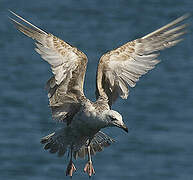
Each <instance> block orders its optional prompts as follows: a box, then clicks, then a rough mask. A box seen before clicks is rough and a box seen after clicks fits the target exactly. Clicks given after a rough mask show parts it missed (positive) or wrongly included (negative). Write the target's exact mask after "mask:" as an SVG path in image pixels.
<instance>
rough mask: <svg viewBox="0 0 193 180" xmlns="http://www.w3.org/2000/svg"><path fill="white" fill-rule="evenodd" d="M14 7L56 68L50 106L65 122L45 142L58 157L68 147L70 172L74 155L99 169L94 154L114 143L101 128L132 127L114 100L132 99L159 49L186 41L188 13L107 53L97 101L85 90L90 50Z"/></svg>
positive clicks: (49, 84) (98, 78)
mask: <svg viewBox="0 0 193 180" xmlns="http://www.w3.org/2000/svg"><path fill="white" fill-rule="evenodd" d="M10 12H11V13H12V15H13V16H14V17H15V18H14V19H13V18H10V19H11V20H12V22H13V24H14V25H15V27H16V28H17V29H18V30H19V31H21V32H22V33H24V34H25V35H26V36H28V37H30V38H32V39H33V40H34V41H35V45H36V48H35V50H36V52H38V53H39V54H40V56H41V57H42V58H43V59H44V60H45V61H47V62H48V63H49V64H50V66H51V70H52V73H53V76H52V77H51V78H50V79H49V80H48V81H47V84H46V89H47V91H48V98H49V106H50V108H51V112H52V118H53V119H54V120H56V121H58V122H61V123H62V124H63V127H62V128H61V129H58V130H56V131H55V132H53V133H51V134H49V135H47V136H45V137H43V138H42V139H41V143H42V144H45V146H44V149H46V150H48V149H49V151H50V153H56V152H57V153H58V156H63V155H64V154H65V153H66V152H67V151H68V152H69V155H70V160H69V164H68V165H67V169H66V175H69V176H71V177H72V175H73V173H74V171H76V167H75V165H74V163H73V158H74V159H77V158H78V157H80V158H84V157H85V156H88V162H87V163H86V165H85V168H84V171H85V172H86V173H88V175H89V177H91V175H92V174H95V170H94V167H93V164H92V160H91V156H92V155H95V153H96V152H100V151H102V150H103V148H104V147H107V146H109V145H111V144H112V143H113V142H114V140H113V139H112V138H111V137H109V136H108V135H106V134H105V133H104V132H102V131H101V129H103V128H106V127H118V128H121V129H123V130H124V131H126V132H128V128H127V127H126V125H125V124H124V122H123V119H122V116H121V114H120V113H118V112H117V111H115V110H112V104H113V103H114V102H115V101H116V100H117V98H119V97H121V98H122V99H127V97H128V95H129V90H130V88H133V87H135V85H136V82H137V81H138V80H139V78H140V77H141V76H142V75H144V74H146V73H147V72H148V71H149V70H151V69H153V68H154V67H155V66H156V65H157V64H158V63H159V62H160V61H159V60H158V59H157V57H158V56H159V51H161V50H163V49H165V48H169V47H172V46H174V45H176V44H177V43H178V42H180V41H181V40H182V38H181V36H182V35H184V34H185V33H186V26H187V24H182V25H180V24H179V23H181V22H182V21H183V20H185V19H186V18H187V17H188V15H187V14H185V15H183V16H181V17H179V18H177V19H176V20H174V21H172V22H171V23H169V24H167V25H165V26H163V27H161V28H160V29H158V30H156V31H154V32H152V33H150V34H148V35H146V36H144V37H142V38H138V39H135V40H133V41H130V42H128V43H126V44H124V45H122V46H120V47H118V48H117V49H114V50H111V51H109V52H107V53H106V54H104V55H103V56H102V57H101V58H100V60H99V64H98V68H97V75H96V92H95V94H96V101H95V102H92V101H90V100H89V99H87V98H86V96H85V95H84V91H83V85H84V77H85V72H86V66H87V61H88V60H87V57H86V55H85V54H84V53H83V52H81V51H80V50H79V49H77V48H76V47H74V46H71V45H70V44H68V43H67V42H64V41H63V40H61V39H59V38H57V37H56V36H54V35H53V34H50V33H47V32H45V31H43V30H42V29H40V28H38V27H36V26H35V25H33V24H31V23H30V22H28V21H27V20H25V19H24V18H22V17H21V16H19V15H17V14H16V13H14V12H13V11H11V10H10ZM16 19H18V21H17V20H16ZM19 21H21V22H19Z"/></svg>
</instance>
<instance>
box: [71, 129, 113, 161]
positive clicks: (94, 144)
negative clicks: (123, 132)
mask: <svg viewBox="0 0 193 180" xmlns="http://www.w3.org/2000/svg"><path fill="white" fill-rule="evenodd" d="M113 142H115V140H114V139H112V138H111V137H109V136H108V135H106V134H105V133H103V132H102V131H99V132H98V133H96V135H95V136H94V138H93V139H92V141H91V143H90V151H91V155H95V154H96V152H101V151H102V150H103V148H104V147H108V146H110V145H111V144H112V143H113ZM87 154H88V151H87V147H86V145H83V146H82V147H81V148H80V149H79V150H78V151H74V154H73V155H74V158H75V159H77V158H78V157H79V158H85V156H86V155H87Z"/></svg>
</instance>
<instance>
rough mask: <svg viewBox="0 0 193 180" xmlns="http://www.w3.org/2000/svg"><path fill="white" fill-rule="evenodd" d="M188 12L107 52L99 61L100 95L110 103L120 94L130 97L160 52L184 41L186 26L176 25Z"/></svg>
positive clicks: (98, 92)
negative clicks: (130, 90) (132, 89)
mask: <svg viewBox="0 0 193 180" xmlns="http://www.w3.org/2000/svg"><path fill="white" fill-rule="evenodd" d="M187 17H188V15H184V16H182V17H180V18H178V19H176V20H174V21H172V22H171V23H169V24H167V25H166V26H163V27H162V28H160V29H158V30H156V31H154V32H152V33H150V34H148V35H146V36H144V37H142V38H139V39H136V40H134V41H131V42H128V43H126V44H125V45H123V46H121V47H119V48H117V49H115V50H112V51H110V52H108V53H106V54H104V55H103V56H102V57H101V58H100V61H99V64H98V71H97V82H96V97H97V98H99V99H101V97H103V99H106V100H108V103H109V105H110V106H111V105H112V103H113V102H114V101H115V100H116V99H117V98H118V97H119V96H120V97H121V98H123V99H126V98H127V97H128V94H129V89H128V86H129V87H134V86H135V85H136V82H137V81H138V80H139V78H140V77H141V76H142V75H144V74H146V73H147V72H148V71H149V70H151V69H153V68H154V67H155V65H156V64H158V63H159V60H157V57H158V55H159V54H158V51H160V50H163V49H165V48H169V47H172V46H174V45H176V44H177V43H178V42H180V41H181V40H182V39H180V36H181V35H183V34H184V33H185V30H184V29H185V27H186V24H184V25H179V26H177V27H175V26H176V25H177V24H178V23H180V22H181V21H183V20H184V19H186V18H187Z"/></svg>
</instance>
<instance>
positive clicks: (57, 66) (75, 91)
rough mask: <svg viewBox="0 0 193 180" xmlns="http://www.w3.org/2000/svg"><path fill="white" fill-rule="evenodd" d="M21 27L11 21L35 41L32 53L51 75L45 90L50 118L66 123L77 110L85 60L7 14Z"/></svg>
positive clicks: (51, 38) (80, 55) (38, 30)
mask: <svg viewBox="0 0 193 180" xmlns="http://www.w3.org/2000/svg"><path fill="white" fill-rule="evenodd" d="M11 13H12V14H13V15H15V16H16V17H17V18H18V19H19V20H20V21H21V22H22V23H26V24H27V25H23V24H21V23H19V22H18V21H16V20H15V19H12V18H10V19H11V20H12V22H13V23H14V25H15V26H16V28H17V29H18V30H19V31H21V32H22V33H24V34H25V35H27V36H29V37H31V38H32V39H34V40H35V41H36V43H35V44H36V46H37V48H35V50H36V51H37V52H38V53H39V54H40V55H41V57H42V58H43V59H44V60H45V61H47V62H48V63H49V64H50V65H51V69H52V72H53V74H54V76H53V77H52V78H51V79H50V80H48V82H47V84H46V89H47V90H48V97H49V102H50V107H51V109H52V115H53V118H54V119H57V120H59V121H64V120H67V123H68V124H69V123H70V122H71V120H72V118H73V116H74V114H75V113H76V112H78V111H79V108H80V98H81V97H84V93H83V84H84V76H85V71H86V66H87V57H86V55H85V54H84V53H82V52H81V51H80V50H78V49H77V48H76V47H72V46H71V45H69V44H68V43H66V42H64V41H63V40H61V39H59V38H57V37H56V36H54V35H52V34H49V33H46V32H44V31H43V30H41V29H39V28H37V27H36V26H34V25H32V24H31V23H29V22H28V21H26V20H25V19H23V18H22V17H20V16H19V15H17V14H15V13H14V12H12V11H11Z"/></svg>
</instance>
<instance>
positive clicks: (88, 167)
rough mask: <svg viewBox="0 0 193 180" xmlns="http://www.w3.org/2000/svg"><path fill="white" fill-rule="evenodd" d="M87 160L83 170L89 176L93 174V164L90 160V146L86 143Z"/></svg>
mask: <svg viewBox="0 0 193 180" xmlns="http://www.w3.org/2000/svg"><path fill="white" fill-rule="evenodd" d="M87 149H88V162H87V163H86V165H85V168H84V172H87V173H88V175H89V177H91V176H92V174H95V171H94V168H93V165H92V160H91V154H90V146H89V145H88V147H87Z"/></svg>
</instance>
